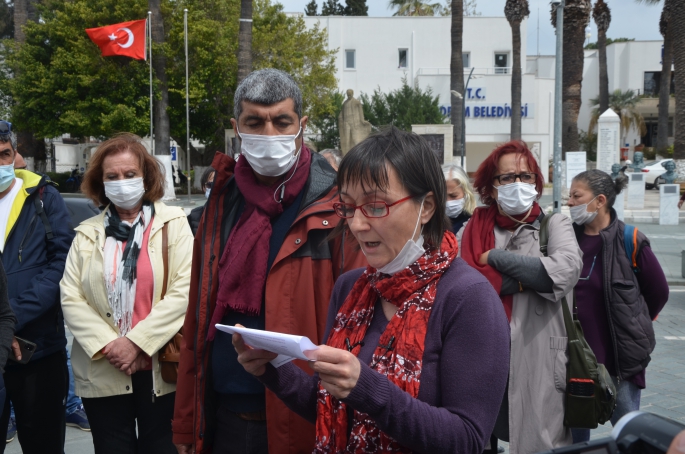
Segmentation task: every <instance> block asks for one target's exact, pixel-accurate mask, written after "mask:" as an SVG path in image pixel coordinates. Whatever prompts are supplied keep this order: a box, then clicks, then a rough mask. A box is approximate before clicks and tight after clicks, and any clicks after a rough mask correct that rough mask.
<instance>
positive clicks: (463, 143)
mask: <svg viewBox="0 0 685 454" xmlns="http://www.w3.org/2000/svg"><path fill="white" fill-rule="evenodd" d="M474 69H476V68H471V72H470V73H469V77H468V79H466V85H464V95H462V94H461V93H459V92H458V91H455V90H450V93H452V95H453V96H455V97H456V98H457V99H461V138H460V139H461V168H462V169H464V171H466V168H465V167H464V153H465V152H466V96H465V95H466V93H468V91H467V90H468V89H469V82H470V81H471V76H472V75H473V70H474Z"/></svg>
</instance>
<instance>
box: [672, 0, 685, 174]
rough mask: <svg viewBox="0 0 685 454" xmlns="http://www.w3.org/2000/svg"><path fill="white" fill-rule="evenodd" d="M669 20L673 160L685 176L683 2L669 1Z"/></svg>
mask: <svg viewBox="0 0 685 454" xmlns="http://www.w3.org/2000/svg"><path fill="white" fill-rule="evenodd" d="M669 3H670V5H669V7H670V15H671V17H670V20H669V22H671V21H672V25H671V27H670V30H671V31H672V32H673V54H674V57H675V68H674V69H675V106H676V107H675V124H676V125H677V127H676V131H675V143H674V146H673V149H674V150H673V159H675V160H677V161H679V162H678V174H679V175H680V177H681V178H682V177H684V176H685V0H670V2H669Z"/></svg>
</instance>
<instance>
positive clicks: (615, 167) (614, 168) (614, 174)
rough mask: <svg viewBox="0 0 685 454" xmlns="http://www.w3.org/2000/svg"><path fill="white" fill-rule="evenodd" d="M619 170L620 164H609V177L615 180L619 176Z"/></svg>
mask: <svg viewBox="0 0 685 454" xmlns="http://www.w3.org/2000/svg"><path fill="white" fill-rule="evenodd" d="M620 171H621V164H614V165H612V166H611V179H612V180H614V181H615V180H616V178H618V176H619V172H620Z"/></svg>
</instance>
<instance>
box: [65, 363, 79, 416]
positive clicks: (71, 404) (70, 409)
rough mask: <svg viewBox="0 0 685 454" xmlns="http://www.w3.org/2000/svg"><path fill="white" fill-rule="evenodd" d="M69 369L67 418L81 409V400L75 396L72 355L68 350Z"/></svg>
mask: <svg viewBox="0 0 685 454" xmlns="http://www.w3.org/2000/svg"><path fill="white" fill-rule="evenodd" d="M67 367H68V368H69V394H68V395H67V416H69V415H71V414H73V413H74V412H75V411H76V410H78V409H79V408H80V407H81V399H80V398H79V397H78V396H77V395H76V394H74V371H72V370H71V353H70V352H69V350H68V349H67Z"/></svg>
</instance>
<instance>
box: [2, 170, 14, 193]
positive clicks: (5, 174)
mask: <svg viewBox="0 0 685 454" xmlns="http://www.w3.org/2000/svg"><path fill="white" fill-rule="evenodd" d="M13 181H14V163H12V164H8V165H6V166H0V192H3V191H5V190H7V188H9V187H10V185H11V184H12V182H13Z"/></svg>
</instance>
